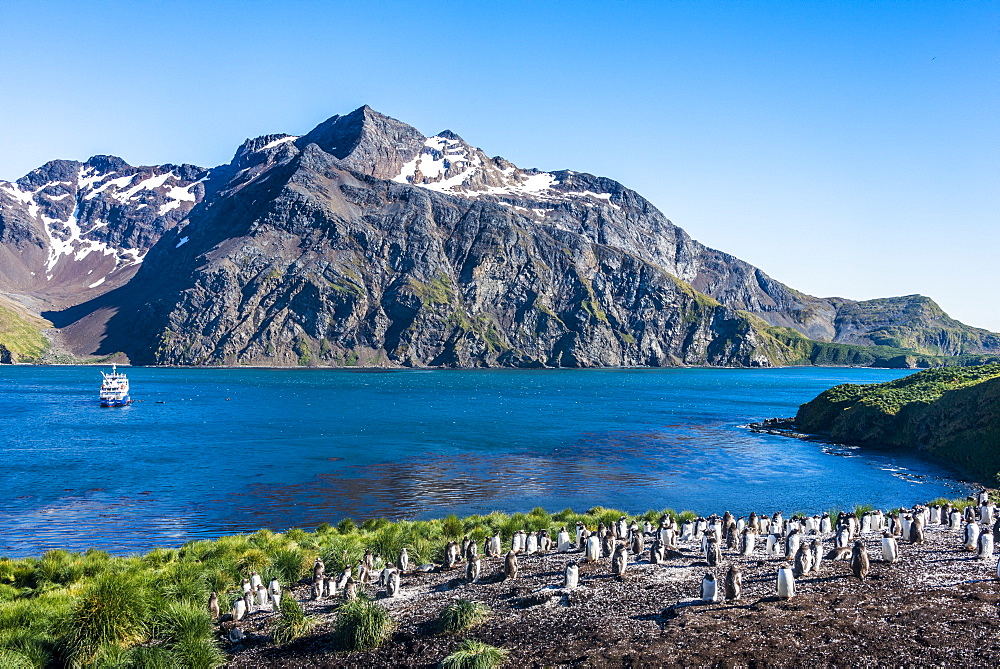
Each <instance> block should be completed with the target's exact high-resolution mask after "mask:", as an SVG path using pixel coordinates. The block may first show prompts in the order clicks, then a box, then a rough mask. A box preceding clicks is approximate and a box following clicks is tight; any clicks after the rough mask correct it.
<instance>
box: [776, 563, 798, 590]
mask: <svg viewBox="0 0 1000 669" xmlns="http://www.w3.org/2000/svg"><path fill="white" fill-rule="evenodd" d="M777 589H778V598H779V599H791V598H792V597H794V596H795V574H794V573H793V572H792V568H791V566H790V565H789V564H788V563H787V562H782V563H781V564H780V565H778V580H777Z"/></svg>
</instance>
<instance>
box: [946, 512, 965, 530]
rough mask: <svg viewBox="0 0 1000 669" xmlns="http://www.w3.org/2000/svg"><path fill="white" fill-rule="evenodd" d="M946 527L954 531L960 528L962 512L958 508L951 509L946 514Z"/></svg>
mask: <svg viewBox="0 0 1000 669" xmlns="http://www.w3.org/2000/svg"><path fill="white" fill-rule="evenodd" d="M948 529H949V530H953V531H955V532H957V531H959V530H960V529H962V512H961V511H959V510H958V509H952V511H951V513H950V514H949V515H948Z"/></svg>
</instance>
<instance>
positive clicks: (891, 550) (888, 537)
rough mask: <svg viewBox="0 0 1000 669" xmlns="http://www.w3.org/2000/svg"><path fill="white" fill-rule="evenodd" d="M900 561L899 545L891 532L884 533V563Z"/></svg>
mask: <svg viewBox="0 0 1000 669" xmlns="http://www.w3.org/2000/svg"><path fill="white" fill-rule="evenodd" d="M898 559H899V544H897V543H896V537H894V536H892V533H891V532H883V533H882V561H883V562H888V563H889V564H892V563H893V562H895V561H896V560H898Z"/></svg>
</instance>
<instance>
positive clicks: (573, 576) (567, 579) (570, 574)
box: [563, 562, 580, 589]
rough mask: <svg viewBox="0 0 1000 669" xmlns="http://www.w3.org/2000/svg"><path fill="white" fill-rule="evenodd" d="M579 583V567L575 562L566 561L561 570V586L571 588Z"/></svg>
mask: <svg viewBox="0 0 1000 669" xmlns="http://www.w3.org/2000/svg"><path fill="white" fill-rule="evenodd" d="M579 584H580V568H579V567H578V566H577V564H576V563H575V562H567V563H566V569H564V570H563V587H564V588H569V589H573V588H575V587H576V586H578V585H579Z"/></svg>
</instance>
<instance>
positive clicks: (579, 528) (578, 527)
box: [576, 520, 587, 550]
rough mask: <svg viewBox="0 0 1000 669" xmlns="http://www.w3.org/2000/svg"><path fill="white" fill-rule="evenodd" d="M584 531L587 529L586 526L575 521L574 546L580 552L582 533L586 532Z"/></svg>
mask: <svg viewBox="0 0 1000 669" xmlns="http://www.w3.org/2000/svg"><path fill="white" fill-rule="evenodd" d="M586 529H587V526H586V525H584V524H583V523H582V522H581V521H579V520H578V521H576V545H577V548H578V549H580V550H582V549H583V533H584V532H585V531H586Z"/></svg>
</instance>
